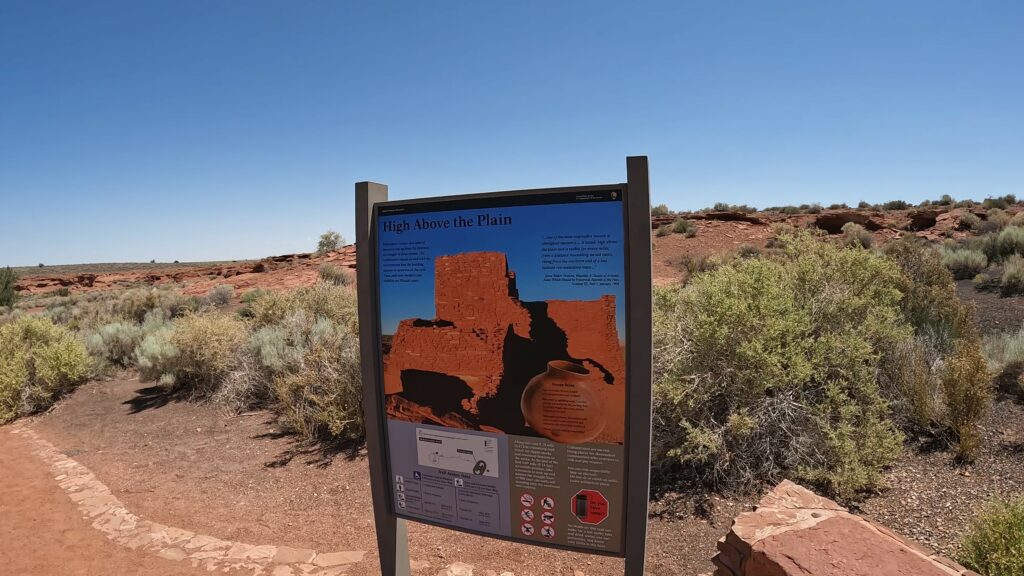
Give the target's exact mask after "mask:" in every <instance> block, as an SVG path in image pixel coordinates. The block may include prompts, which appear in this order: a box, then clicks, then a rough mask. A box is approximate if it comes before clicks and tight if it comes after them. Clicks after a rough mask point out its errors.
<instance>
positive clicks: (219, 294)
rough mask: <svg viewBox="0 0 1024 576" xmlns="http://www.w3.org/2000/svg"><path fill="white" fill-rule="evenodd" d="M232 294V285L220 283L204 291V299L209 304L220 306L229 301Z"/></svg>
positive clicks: (233, 292) (233, 291)
mask: <svg viewBox="0 0 1024 576" xmlns="http://www.w3.org/2000/svg"><path fill="white" fill-rule="evenodd" d="M234 295H235V288H234V286H231V285H230V284H220V285H218V286H214V287H213V288H210V291H209V292H207V293H206V296H205V298H204V300H205V301H206V303H207V304H209V305H210V306H216V307H217V308H222V307H224V306H227V305H228V304H230V303H231V297H232V296H234Z"/></svg>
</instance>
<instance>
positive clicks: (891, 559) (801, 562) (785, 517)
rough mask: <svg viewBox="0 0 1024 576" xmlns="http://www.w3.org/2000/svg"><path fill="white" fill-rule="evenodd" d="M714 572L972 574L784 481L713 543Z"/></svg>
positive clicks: (768, 575)
mask: <svg viewBox="0 0 1024 576" xmlns="http://www.w3.org/2000/svg"><path fill="white" fill-rule="evenodd" d="M712 561H713V562H714V563H715V566H717V570H715V574H714V576H797V575H799V576H978V575H977V574H976V573H974V572H972V571H970V570H968V569H966V568H964V567H963V566H960V565H959V564H957V563H956V562H953V561H952V560H950V559H948V558H944V557H942V556H938V555H935V554H932V553H931V552H929V551H928V550H926V549H924V548H922V547H921V546H919V545H918V544H915V543H913V542H911V541H909V540H906V539H904V538H901V537H900V536H897V535H896V534H894V533H893V532H891V531H890V530H888V529H886V528H884V527H882V526H879V525H877V524H873V523H871V522H868V521H867V520H864V519H863V518H860V517H858V516H855V515H853V514H850V513H849V512H848V511H847V510H846V509H845V508H843V507H842V506H839V505H838V504H836V503H835V502H833V501H831V500H829V499H827V498H822V497H821V496H818V495H816V494H814V493H813V492H811V491H809V490H807V489H805V488H803V487H801V486H798V485H797V484H794V483H792V482H790V481H788V480H785V481H783V482H782V483H781V484H779V485H778V486H776V487H775V489H774V490H772V491H771V492H769V493H768V494H767V495H766V496H765V497H764V498H762V499H761V502H760V503H759V504H758V506H757V509H756V510H755V511H754V512H748V513H746V514H741V515H740V516H738V517H737V518H736V520H735V521H734V522H733V526H732V530H730V531H729V533H728V534H727V535H726V536H725V537H724V538H722V539H721V540H719V541H718V554H716V555H715V557H714V558H713V559H712Z"/></svg>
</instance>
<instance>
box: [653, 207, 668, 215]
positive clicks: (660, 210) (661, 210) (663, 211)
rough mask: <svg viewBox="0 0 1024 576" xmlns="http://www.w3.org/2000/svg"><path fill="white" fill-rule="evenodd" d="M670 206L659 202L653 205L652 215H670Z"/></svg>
mask: <svg viewBox="0 0 1024 576" xmlns="http://www.w3.org/2000/svg"><path fill="white" fill-rule="evenodd" d="M668 215H669V209H668V206H666V205H664V204H658V205H657V206H651V216H668Z"/></svg>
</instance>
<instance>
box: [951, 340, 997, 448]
mask: <svg viewBox="0 0 1024 576" xmlns="http://www.w3.org/2000/svg"><path fill="white" fill-rule="evenodd" d="M991 382H992V380H991V375H990V374H989V372H988V369H987V367H986V364H985V357H984V355H983V354H982V353H981V346H980V345H979V343H978V342H977V341H976V340H972V339H967V338H962V339H960V340H959V341H958V342H957V349H956V351H955V352H954V353H953V356H952V357H951V358H949V360H948V361H947V362H946V367H945V372H944V374H943V377H942V397H943V398H942V399H943V404H944V406H945V414H944V415H943V418H942V420H943V421H944V423H945V424H947V425H948V427H949V429H950V431H952V433H953V435H954V437H955V440H956V441H957V446H956V456H957V459H958V460H961V461H965V462H971V461H973V460H974V458H975V457H976V456H977V452H978V448H979V447H980V446H981V430H980V428H979V426H978V423H979V422H980V421H981V418H982V416H984V415H985V412H986V410H987V409H988V406H989V404H990V402H991V397H992V391H991Z"/></svg>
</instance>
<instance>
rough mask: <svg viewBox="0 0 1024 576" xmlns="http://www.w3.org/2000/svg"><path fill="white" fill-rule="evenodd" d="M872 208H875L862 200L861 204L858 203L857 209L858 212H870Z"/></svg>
mask: <svg viewBox="0 0 1024 576" xmlns="http://www.w3.org/2000/svg"><path fill="white" fill-rule="evenodd" d="M871 208H873V206H872V205H871V203H870V202H865V201H864V200H861V201H860V202H857V209H858V210H870V209H871Z"/></svg>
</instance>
